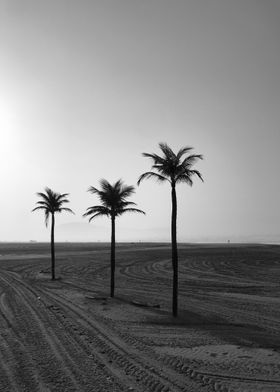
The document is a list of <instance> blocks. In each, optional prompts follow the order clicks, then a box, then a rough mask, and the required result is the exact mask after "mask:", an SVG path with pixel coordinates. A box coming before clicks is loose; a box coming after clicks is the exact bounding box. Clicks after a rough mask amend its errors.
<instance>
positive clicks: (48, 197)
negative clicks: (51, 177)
mask: <svg viewBox="0 0 280 392" xmlns="http://www.w3.org/2000/svg"><path fill="white" fill-rule="evenodd" d="M45 192H46V193H42V192H38V193H37V196H39V197H41V200H39V201H37V203H36V204H38V206H37V207H35V208H33V210H32V211H36V210H43V211H44V212H45V223H46V226H48V223H49V217H50V216H51V263H52V264H51V267H52V280H54V279H55V249H54V226H55V217H54V215H55V213H56V212H58V213H61V212H62V211H68V212H71V213H72V214H74V212H73V211H72V210H71V209H70V208H66V207H63V204H64V203H69V200H68V199H67V196H68V195H69V193H63V194H60V193H56V192H54V191H52V190H51V189H50V188H48V187H46V188H45Z"/></svg>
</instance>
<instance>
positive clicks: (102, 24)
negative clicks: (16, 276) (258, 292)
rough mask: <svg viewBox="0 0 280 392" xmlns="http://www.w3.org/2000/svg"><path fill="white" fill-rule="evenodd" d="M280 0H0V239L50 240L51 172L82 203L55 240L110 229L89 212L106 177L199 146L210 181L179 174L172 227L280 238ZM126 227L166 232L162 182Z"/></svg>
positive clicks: (127, 178) (159, 235) (59, 187)
mask: <svg viewBox="0 0 280 392" xmlns="http://www.w3.org/2000/svg"><path fill="white" fill-rule="evenodd" d="M279 19H280V2H279V0H266V1H263V0H234V1H232V0H141V1H139V0H138V1H137V0H102V1H97V0H79V1H78V0H75V1H74V0H48V1H45V0H0V86H1V88H0V178H1V203H0V217H1V224H0V241H29V240H37V241H48V240H49V236H50V233H49V228H46V227H45V225H44V216H43V214H42V213H40V212H34V213H31V210H32V208H34V207H35V204H36V202H37V200H38V197H37V196H36V192H42V191H43V190H44V188H45V187H46V186H48V187H50V188H51V189H53V190H55V191H57V192H60V193H69V200H70V203H69V207H71V208H72V210H73V211H74V212H75V215H71V214H60V215H58V216H57V219H56V238H57V240H59V241H109V240H110V222H109V220H108V219H107V218H106V217H104V218H100V219H98V220H95V221H92V223H90V224H89V223H88V222H87V220H86V219H85V218H83V217H82V214H83V213H84V212H85V210H86V208H87V207H89V206H91V205H96V204H98V199H97V198H96V196H94V195H91V194H89V193H88V192H87V189H88V187H89V186H91V185H92V186H96V187H98V185H99V180H100V179H101V178H105V179H107V180H108V181H110V182H115V181H117V180H118V179H119V178H122V179H123V181H124V182H125V183H126V184H128V185H135V186H136V183H137V179H138V177H139V176H140V174H142V173H143V172H145V171H148V170H150V167H151V162H150V161H149V160H148V159H147V158H145V157H143V156H142V155H141V154H142V152H152V153H153V152H154V153H159V147H158V143H159V142H166V143H167V144H168V145H169V146H170V147H171V148H172V149H173V150H174V151H175V152H177V151H178V150H179V148H180V147H183V146H191V147H193V148H194V150H193V151H194V152H195V153H198V154H203V156H204V159H203V161H200V162H198V163H197V164H196V167H195V168H196V169H198V170H199V171H200V172H201V174H202V175H203V178H204V183H202V182H201V181H200V180H199V179H194V184H193V187H189V186H188V185H186V184H182V185H178V187H177V194H178V225H177V226H178V240H179V241H196V242H204V241H207V242H209V241H210V242H211V241H213V242H217V241H218V242H219V241H226V240H228V239H230V240H231V241H279V239H280V176H279V169H280V154H279V146H280V130H279V127H280V125H279V124H280V76H279V69H280V24H279ZM135 190H136V192H135V194H134V195H133V197H132V199H131V200H133V201H135V202H136V203H137V204H138V207H139V208H141V209H143V210H144V211H145V212H146V215H145V216H142V215H135V214H133V215H130V216H129V215H126V216H123V217H121V218H119V219H118V221H117V227H116V231H117V232H116V237H117V240H119V241H168V240H169V238H170V214H171V197H170V186H169V185H168V184H162V185H160V184H158V183H156V182H153V181H145V182H143V183H142V184H141V185H140V187H136V189H135Z"/></svg>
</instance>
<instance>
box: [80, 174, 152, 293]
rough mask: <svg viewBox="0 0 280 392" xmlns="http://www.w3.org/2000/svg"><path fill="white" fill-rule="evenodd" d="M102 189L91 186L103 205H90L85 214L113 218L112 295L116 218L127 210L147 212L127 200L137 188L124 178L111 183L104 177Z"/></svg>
mask: <svg viewBox="0 0 280 392" xmlns="http://www.w3.org/2000/svg"><path fill="white" fill-rule="evenodd" d="M100 186H101V190H99V189H97V188H95V187H93V186H91V187H90V188H89V189H88V191H89V192H90V193H92V194H97V196H98V197H99V199H100V201H101V205H97V206H92V207H88V208H87V211H86V212H85V213H84V214H83V216H89V217H90V218H89V222H90V221H91V220H92V219H94V218H96V217H98V216H102V215H106V216H108V217H109V218H110V219H111V293H110V295H111V297H114V293H115V219H116V217H118V216H120V215H122V214H124V213H126V212H139V213H141V214H145V212H143V211H142V210H138V209H137V208H133V207H131V206H135V205H136V203H134V202H132V201H127V197H129V196H131V195H132V194H133V193H134V192H135V190H134V187H133V186H127V185H125V184H124V183H123V182H122V180H118V181H117V182H116V183H115V184H113V185H111V184H110V183H109V182H108V181H106V180H104V179H102V180H101V181H100Z"/></svg>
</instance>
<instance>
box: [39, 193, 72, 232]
mask: <svg viewBox="0 0 280 392" xmlns="http://www.w3.org/2000/svg"><path fill="white" fill-rule="evenodd" d="M45 192H46V193H42V192H38V193H37V196H39V197H41V198H42V199H41V200H39V201H37V203H36V204H39V205H38V206H37V207H35V208H34V209H33V210H32V211H36V210H44V212H45V222H46V226H47V225H48V222H49V217H50V214H51V215H53V214H55V213H56V212H58V213H61V212H62V211H68V212H71V213H72V214H74V212H73V211H72V210H71V209H70V208H66V207H62V205H63V204H64V203H69V200H68V199H67V196H68V195H69V193H62V194H60V193H57V192H54V191H52V190H51V189H50V188H48V187H46V188H45Z"/></svg>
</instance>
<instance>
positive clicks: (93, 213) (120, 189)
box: [83, 179, 145, 221]
mask: <svg viewBox="0 0 280 392" xmlns="http://www.w3.org/2000/svg"><path fill="white" fill-rule="evenodd" d="M100 185H101V190H99V189H97V188H95V187H93V186H91V187H90V188H89V189H88V191H89V192H90V193H93V194H97V195H98V197H99V199H100V201H101V205H98V206H92V207H88V208H87V211H86V212H85V214H83V216H90V219H89V221H91V220H92V219H94V218H96V217H97V216H102V215H107V216H110V217H112V218H115V217H117V216H119V215H122V214H124V213H126V212H139V213H142V214H145V213H144V212H143V211H141V210H139V209H137V208H133V207H131V206H135V205H136V203H134V202H132V201H127V200H126V198H127V197H129V196H131V195H132V194H133V193H134V192H135V190H134V187H133V186H128V185H125V184H124V183H123V182H122V180H118V181H117V182H116V183H115V184H113V185H111V184H110V183H109V182H108V181H107V180H104V179H102V180H101V181H100Z"/></svg>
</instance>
